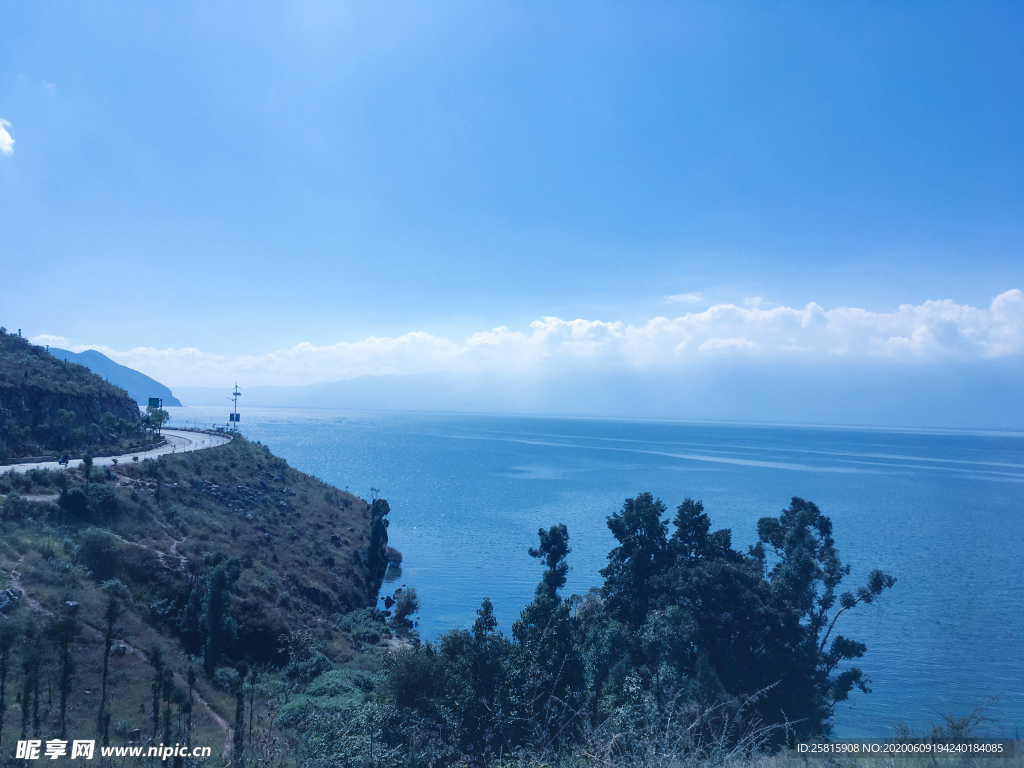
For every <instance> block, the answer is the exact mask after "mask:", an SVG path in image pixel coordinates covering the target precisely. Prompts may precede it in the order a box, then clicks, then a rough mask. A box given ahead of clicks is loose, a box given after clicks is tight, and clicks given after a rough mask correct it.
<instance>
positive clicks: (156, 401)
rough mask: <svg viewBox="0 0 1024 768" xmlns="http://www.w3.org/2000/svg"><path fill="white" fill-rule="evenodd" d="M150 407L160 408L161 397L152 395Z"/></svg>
mask: <svg viewBox="0 0 1024 768" xmlns="http://www.w3.org/2000/svg"><path fill="white" fill-rule="evenodd" d="M149 407H150V408H159V407H160V398H159V397H151V398H149Z"/></svg>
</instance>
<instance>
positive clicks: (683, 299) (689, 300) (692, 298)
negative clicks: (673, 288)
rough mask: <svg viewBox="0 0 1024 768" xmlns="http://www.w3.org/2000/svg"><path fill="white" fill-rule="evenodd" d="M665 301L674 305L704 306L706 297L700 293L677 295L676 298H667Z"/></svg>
mask: <svg viewBox="0 0 1024 768" xmlns="http://www.w3.org/2000/svg"><path fill="white" fill-rule="evenodd" d="M665 301H668V302H671V303H672V304H703V303H704V296H703V295H702V294H700V293H696V292H694V293H677V294H676V295H675V296H666V297H665Z"/></svg>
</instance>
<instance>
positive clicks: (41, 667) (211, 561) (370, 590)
mask: <svg viewBox="0 0 1024 768" xmlns="http://www.w3.org/2000/svg"><path fill="white" fill-rule="evenodd" d="M0 494H2V495H3V496H4V498H3V501H2V507H0V512H2V514H0V570H2V572H3V573H5V574H10V576H9V578H8V583H0V589H10V590H11V591H10V592H7V593H6V595H7V597H6V600H7V604H6V606H0V611H2V612H3V613H5V614H7V618H0V632H2V633H4V637H11V638H13V640H11V642H10V643H8V645H7V646H5V647H7V651H3V648H2V647H0V657H2V658H0V665H2V666H3V668H2V669H0V678H4V679H5V683H3V684H0V687H3V686H6V691H3V692H0V713H2V712H3V708H4V705H5V704H6V714H5V715H4V714H0V717H2V719H3V724H2V727H0V753H2V754H6V753H7V752H8V749H7V748H8V747H9V746H13V742H14V740H16V739H17V738H19V737H20V736H21V734H22V733H25V734H28V735H29V736H32V735H41V736H42V737H43V738H52V737H55V736H56V735H58V734H60V733H62V732H63V733H67V734H71V735H72V736H71V737H72V738H93V737H94V735H95V737H97V738H98V739H99V740H100V741H102V740H104V739H108V740H109V741H110V742H111V743H113V744H121V743H125V742H126V741H134V742H137V743H143V744H145V743H146V742H147V740H148V739H153V740H154V741H155V743H159V742H160V741H161V740H166V739H171V740H177V741H180V742H182V743H184V742H185V741H186V740H188V741H190V742H191V743H193V744H201V745H210V746H214V747H215V749H214V754H215V755H219V754H220V753H221V751H222V747H224V745H225V744H226V743H228V739H229V736H230V734H229V733H228V732H227V730H226V729H227V728H229V727H230V726H232V725H233V724H234V723H235V715H236V712H237V707H238V697H239V696H240V695H241V693H240V691H241V686H242V685H243V683H247V684H248V685H249V689H248V690H249V693H248V694H246V695H247V696H249V697H250V700H249V701H250V703H249V705H248V709H247V711H249V712H250V713H251V712H252V711H253V709H252V705H253V703H256V704H257V707H260V706H263V707H267V706H269V707H276V706H278V704H279V701H280V696H281V695H282V692H284V693H285V694H287V693H288V692H295V691H297V690H298V689H299V688H304V687H305V685H306V683H308V682H309V681H311V680H313V679H314V678H316V677H318V676H319V675H320V674H321V673H323V672H325V671H328V670H330V669H334V668H342V669H343V668H345V667H346V665H348V666H354V668H356V669H357V670H361V669H363V668H379V667H380V666H381V662H380V660H379V658H380V655H381V651H382V650H383V648H384V647H385V646H386V645H387V643H388V642H389V638H390V637H391V633H390V632H388V630H387V629H386V628H385V625H384V619H385V616H384V614H383V613H382V612H380V611H376V610H375V609H374V608H373V605H374V604H375V602H376V593H377V590H378V587H379V584H380V581H379V579H380V577H381V576H382V575H383V574H382V573H380V569H379V567H378V565H379V563H378V560H379V559H380V558H381V557H384V556H389V555H390V556H392V557H397V554H391V553H393V550H391V551H390V552H389V550H387V549H386V545H387V538H386V520H385V519H384V516H385V515H386V513H387V503H386V502H384V501H383V500H382V499H377V500H375V503H374V504H368V503H366V502H364V501H363V500H361V499H359V498H357V497H355V496H353V495H351V494H348V493H345V492H343V491H339V490H338V489H336V488H333V487H331V486H329V485H327V484H325V483H323V482H321V481H319V480H317V479H316V478H314V477H311V476H309V475H306V474H303V473H301V472H298V471H296V470H295V469H293V468H291V467H289V466H288V464H287V462H285V461H284V460H283V459H280V458H278V457H276V456H274V455H273V454H271V453H270V451H269V450H268V449H267V448H265V447H263V446H260V445H258V444H256V443H252V442H249V441H247V440H245V439H244V438H242V437H237V438H236V439H235V440H233V441H232V442H231V443H229V444H227V445H224V446H220V447H217V448H212V449H208V450H204V451H198V452H194V453H186V454H178V455H173V454H172V455H166V456H163V457H161V458H160V459H159V460H148V461H144V462H139V463H129V464H127V465H125V464H121V465H118V466H115V467H111V468H99V467H91V468H86V467H82V468H80V469H74V470H69V471H59V472H50V471H39V470H32V471H29V472H28V473H25V474H23V475H21V474H15V473H13V472H8V473H7V474H4V475H0ZM375 531H376V535H375V534H374V532H375ZM385 565H386V563H385ZM18 591H21V592H22V594H21V595H20V596H19V595H18ZM15 600H16V602H18V603H20V604H19V605H17V606H16V607H15V605H14V602H15ZM0 602H2V601H0ZM111 612H112V613H113V614H114V618H113V620H112V621H110V620H109V619H110V617H111ZM108 629H111V631H110V633H109V635H108ZM108 638H109V648H110V649H111V651H110V653H107V652H105V648H107V647H108V646H107V642H108ZM0 639H2V638H0ZM391 642H393V641H391ZM0 645H2V643H0ZM62 658H63V659H64V660H65V661H64V662H62V661H61V659H62ZM368 659H369V660H368ZM104 660H106V669H107V673H106V692H107V693H106V696H105V697H103V696H102V692H103V690H104V668H105V666H104ZM274 681H276V684H277V685H278V686H279V687H278V688H274V687H273V685H272V684H273V683H274ZM257 683H259V684H258V685H257ZM268 686H269V687H268ZM101 698H105V705H104V706H103V708H102V711H101ZM12 699H13V701H12ZM207 704H209V707H210V709H207V707H206V705H207ZM154 709H155V710H156V712H157V713H158V714H157V716H156V717H154ZM253 727H254V728H255V729H256V730H258V729H259V722H255V723H253ZM168 729H169V730H168ZM236 735H237V729H236ZM165 737H166V739H165ZM282 743H283V742H282ZM282 749H283V747H282Z"/></svg>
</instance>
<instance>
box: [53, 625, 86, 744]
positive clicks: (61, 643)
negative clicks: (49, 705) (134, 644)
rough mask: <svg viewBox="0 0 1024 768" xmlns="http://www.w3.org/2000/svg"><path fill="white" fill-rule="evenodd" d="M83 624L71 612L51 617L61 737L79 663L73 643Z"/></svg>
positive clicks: (65, 728) (65, 725)
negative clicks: (73, 649)
mask: <svg viewBox="0 0 1024 768" xmlns="http://www.w3.org/2000/svg"><path fill="white" fill-rule="evenodd" d="M81 631H82V625H81V622H79V621H78V619H77V618H75V617H74V616H72V615H71V614H69V613H65V614H60V615H57V616H55V617H53V618H52V619H51V621H50V622H49V626H48V627H47V634H48V635H49V637H50V641H51V642H52V643H53V644H54V646H55V648H56V651H57V666H58V690H59V693H60V737H61V738H62V739H63V738H64V736H65V735H66V734H67V708H68V696H69V695H70V694H71V687H72V683H73V681H74V676H75V671H76V668H77V664H76V663H75V657H74V655H73V654H72V652H71V644H72V643H73V642H74V641H75V639H76V638H77V637H78V636H79V635H80V634H81Z"/></svg>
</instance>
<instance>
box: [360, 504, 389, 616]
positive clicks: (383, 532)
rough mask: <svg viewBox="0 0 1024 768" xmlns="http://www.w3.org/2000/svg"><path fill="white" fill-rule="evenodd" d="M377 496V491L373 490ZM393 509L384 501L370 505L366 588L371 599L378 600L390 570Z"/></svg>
mask: <svg viewBox="0 0 1024 768" xmlns="http://www.w3.org/2000/svg"><path fill="white" fill-rule="evenodd" d="M372 490H373V492H374V495H375V496H376V493H377V489H376V488H374V489H372ZM390 511H391V507H390V506H388V503H387V501H385V500H384V499H378V498H374V500H373V503H372V504H371V505H370V540H369V543H367V545H366V586H367V592H368V594H369V595H370V597H371V598H373V599H376V598H377V592H378V591H379V590H380V585H381V584H382V583H384V574H385V573H387V570H388V556H387V545H388V526H389V525H390V524H391V523H390V521H389V520H388V513H389V512H390Z"/></svg>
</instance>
